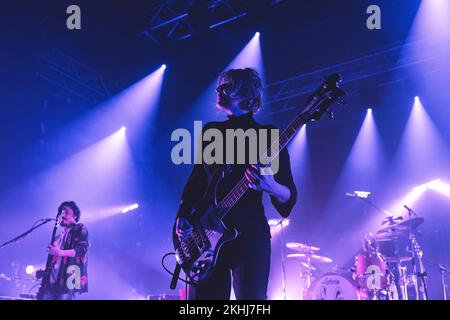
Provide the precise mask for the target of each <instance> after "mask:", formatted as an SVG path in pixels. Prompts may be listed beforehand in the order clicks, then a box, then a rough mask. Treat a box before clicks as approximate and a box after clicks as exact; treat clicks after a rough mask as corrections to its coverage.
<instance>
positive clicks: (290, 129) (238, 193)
mask: <svg viewBox="0 0 450 320" xmlns="http://www.w3.org/2000/svg"><path fill="white" fill-rule="evenodd" d="M306 122H307V120H306V117H305V116H304V115H303V114H300V115H298V116H297V117H296V118H295V119H294V120H293V121H292V122H291V123H290V124H289V125H288V126H287V128H286V129H285V130H284V131H283V132H282V133H281V135H280V136H279V138H278V148H276V149H278V150H276V152H275V153H274V152H273V149H274V146H276V144H272V145H271V146H270V147H269V148H268V149H267V152H266V155H268V156H270V161H269V164H267V166H269V165H270V163H271V162H272V161H273V159H275V158H276V157H277V156H278V154H279V153H280V152H281V150H283V149H284V148H285V147H286V146H287V145H288V143H289V142H290V141H291V140H292V138H293V137H294V136H295V135H296V134H297V132H299V131H300V128H301V127H302V126H303V124H305V123H306ZM248 189H249V187H248V185H247V180H246V178H245V176H244V177H242V178H241V179H240V180H239V182H238V183H237V184H236V185H235V186H234V188H233V189H231V191H230V192H228V194H227V195H226V196H225V197H224V198H223V199H222V201H220V203H219V205H218V206H217V211H218V213H219V217H218V218H219V219H220V220H222V219H223V218H225V216H226V215H227V214H228V212H229V211H230V210H231V208H233V207H234V205H235V204H236V203H237V202H238V201H239V199H240V198H241V197H242V196H243V195H244V194H245V192H246V191H247V190H248Z"/></svg>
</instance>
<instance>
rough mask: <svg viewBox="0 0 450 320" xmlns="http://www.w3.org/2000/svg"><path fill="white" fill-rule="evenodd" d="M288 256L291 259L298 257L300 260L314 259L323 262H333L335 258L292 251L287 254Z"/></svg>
mask: <svg viewBox="0 0 450 320" xmlns="http://www.w3.org/2000/svg"><path fill="white" fill-rule="evenodd" d="M286 257H287V258H291V259H298V260H303V261H305V260H308V258H309V259H311V260H314V261H315V262H322V263H331V262H333V259H331V258H328V257H323V256H319V255H317V254H305V253H291V254H288V255H287V256H286Z"/></svg>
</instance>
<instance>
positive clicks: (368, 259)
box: [286, 217, 428, 300]
mask: <svg viewBox="0 0 450 320" xmlns="http://www.w3.org/2000/svg"><path fill="white" fill-rule="evenodd" d="M423 222H424V219H423V218H419V217H415V218H411V217H410V218H409V219H408V220H405V221H403V220H402V219H397V220H394V219H389V220H388V221H387V222H386V221H385V222H383V225H385V226H384V227H382V228H381V229H380V230H378V231H377V232H376V233H368V234H367V235H366V236H365V237H364V241H363V246H362V249H361V250H360V251H359V253H358V254H357V255H356V256H355V257H354V264H353V266H352V267H350V268H348V269H345V268H343V269H342V270H345V272H337V271H336V270H337V268H335V269H334V270H335V271H334V272H329V273H324V274H322V275H320V274H319V273H318V271H317V270H318V264H330V263H332V262H333V259H331V258H329V257H325V256H322V255H319V251H320V248H319V247H316V246H312V245H307V244H303V243H297V242H290V243H287V244H286V247H287V248H289V249H291V250H293V251H296V252H295V253H290V254H287V255H286V257H287V258H288V259H294V260H295V261H298V262H299V267H300V278H301V282H302V284H303V285H302V287H303V288H305V289H302V292H301V299H304V300H427V299H428V293H427V281H426V271H425V267H424V263H423V259H422V257H423V250H422V248H421V246H420V245H419V242H418V240H417V234H418V231H417V230H418V227H419V226H420V225H422V224H423ZM386 223H387V224H388V225H387V226H386Z"/></svg>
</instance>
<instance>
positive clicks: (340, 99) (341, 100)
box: [338, 97, 348, 106]
mask: <svg viewBox="0 0 450 320" xmlns="http://www.w3.org/2000/svg"><path fill="white" fill-rule="evenodd" d="M338 104H341V105H343V106H347V105H348V103H347V102H345V100H344V98H342V97H339V98H338Z"/></svg>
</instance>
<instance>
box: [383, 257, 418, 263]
mask: <svg viewBox="0 0 450 320" xmlns="http://www.w3.org/2000/svg"><path fill="white" fill-rule="evenodd" d="M385 259H386V261H387V262H393V263H403V262H409V261H412V259H413V258H412V257H385Z"/></svg>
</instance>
